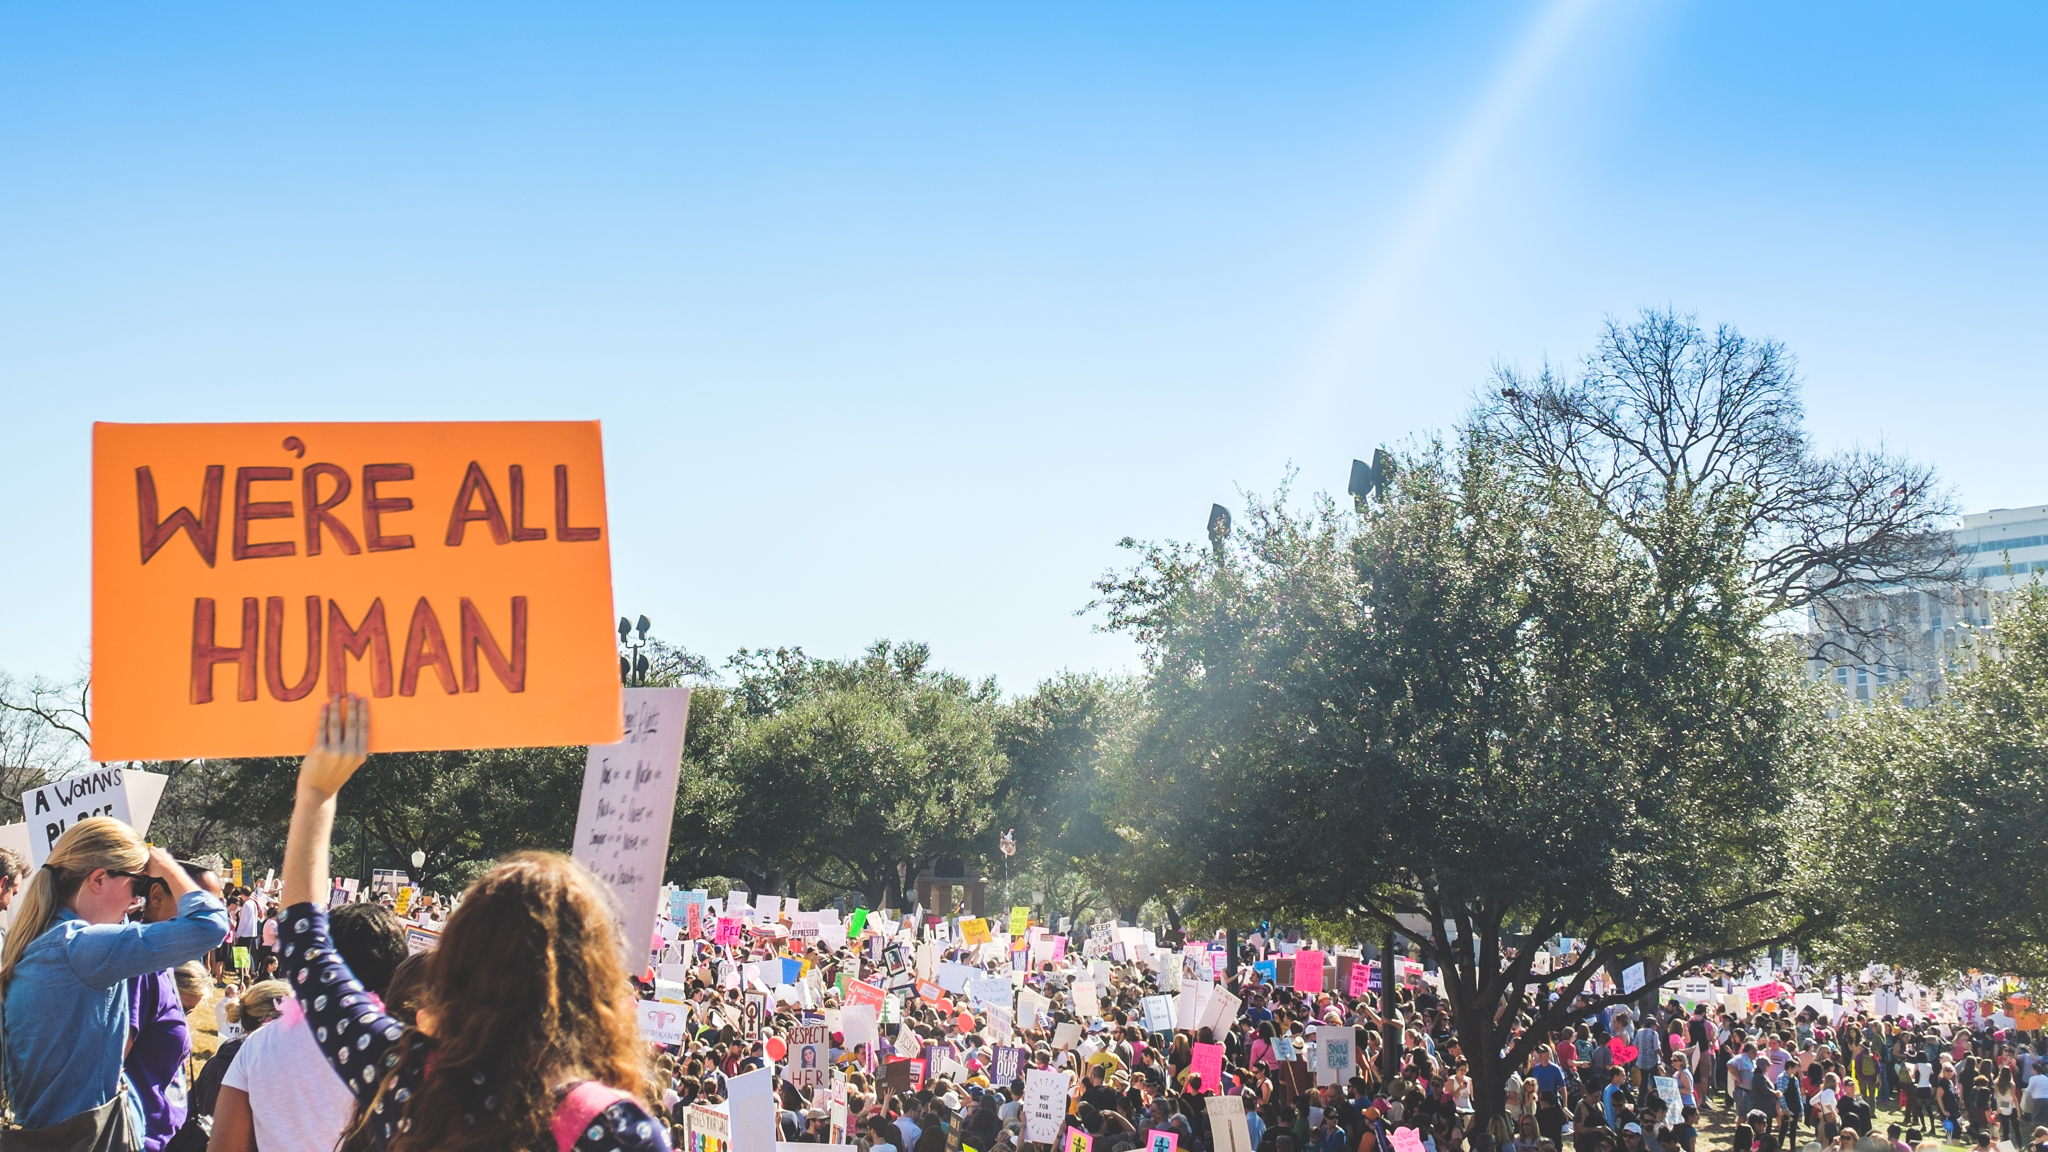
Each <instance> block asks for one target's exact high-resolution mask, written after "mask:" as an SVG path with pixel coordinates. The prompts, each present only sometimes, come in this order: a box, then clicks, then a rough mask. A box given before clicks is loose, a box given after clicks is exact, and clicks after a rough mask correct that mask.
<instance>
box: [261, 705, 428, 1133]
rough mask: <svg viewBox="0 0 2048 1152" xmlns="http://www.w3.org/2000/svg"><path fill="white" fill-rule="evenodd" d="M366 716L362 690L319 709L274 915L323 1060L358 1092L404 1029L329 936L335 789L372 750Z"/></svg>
mask: <svg viewBox="0 0 2048 1152" xmlns="http://www.w3.org/2000/svg"><path fill="white" fill-rule="evenodd" d="M369 720H370V716H369V705H368V703H367V702H366V701H365V700H364V699H363V698H362V697H360V696H346V697H342V698H340V699H336V700H330V701H328V702H327V703H326V704H325V705H323V706H322V707H321V709H320V732H319V736H318V738H317V739H316V740H315V742H314V744H313V750H312V751H311V752H308V753H307V754H306V759H305V762H304V763H303V764H301V765H300V766H299V794H298V800H297V802H296V803H295V804H294V805H293V807H292V827H291V833H290V836H289V837H288V838H287V839H286V840H285V845H284V891H283V894H282V899H283V901H284V905H285V908H284V912H283V914H282V915H281V916H280V917H279V918H278V922H279V930H278V943H279V944H281V945H283V948H284V972H285V978H286V980H287V982H289V983H290V984H291V987H292V994H293V995H294V996H296V997H297V998H298V1001H299V1006H300V1007H301V1008H302V1009H304V1010H305V1013H306V1018H307V1019H308V1020H310V1021H312V1023H313V1026H314V1029H315V1035H316V1036H317V1037H318V1039H319V1043H320V1050H321V1052H322V1053H323V1054H324V1055H325V1056H326V1057H327V1062H328V1063H329V1064H330V1065H332V1066H333V1068H334V1070H335V1072H336V1073H338V1074H339V1075H340V1076H341V1078H342V1080H343V1081H345V1082H346V1083H347V1084H348V1086H349V1089H350V1091H352V1092H354V1093H355V1095H356V1098H357V1099H358V1100H368V1099H370V1098H371V1097H372V1096H374V1095H375V1093H376V1085H377V1079H378V1076H379V1074H380V1073H381V1072H382V1070H383V1068H384V1067H386V1066H387V1065H386V1064H385V1063H384V1057H385V1056H386V1055H387V1053H389V1052H390V1049H391V1047H392V1045H393V1044H395V1043H396V1042H397V1041H398V1039H399V1037H400V1036H402V1035H403V1034H404V1031H405V1030H404V1028H403V1027H402V1026H401V1025H400V1024H399V1023H398V1021H396V1020H394V1019H392V1018H391V1017H390V1016H387V1015H385V1014H384V1013H383V1012H382V1011H381V1010H379V1009H378V1007H377V1005H376V1002H375V1001H373V1000H372V999H371V998H370V996H369V994H368V993H366V992H364V991H363V986H362V984H361V982H359V981H358V980H357V979H356V978H355V973H353V972H350V971H349V969H348V965H347V963H345V962H344V961H343V960H342V958H341V957H340V955H339V954H337V953H336V952H335V950H334V945H333V943H332V942H331V941H330V940H329V939H328V936H327V912H326V907H325V897H326V895H327V848H328V838H329V837H330V836H331V835H332V834H333V831H334V797H335V794H336V793H337V792H340V791H341V786H342V785H343V784H346V783H348V778H349V777H350V776H351V775H353V774H354V773H355V770H356V769H357V768H360V767H361V766H362V764H363V761H364V760H366V759H368V758H369ZM393 1059H394V1060H395V1059H396V1057H395V1056H394V1057H393Z"/></svg>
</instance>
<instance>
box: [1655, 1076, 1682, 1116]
mask: <svg viewBox="0 0 2048 1152" xmlns="http://www.w3.org/2000/svg"><path fill="white" fill-rule="evenodd" d="M1652 1079H1654V1080H1655V1081H1656V1083H1657V1095H1659V1096H1662V1097H1663V1098H1664V1122H1665V1123H1666V1124H1677V1123H1679V1122H1680V1121H1682V1120H1683V1119H1684V1118H1685V1100H1684V1097H1682V1096H1680V1095H1679V1094H1678V1077H1676V1076H1656V1077H1652Z"/></svg>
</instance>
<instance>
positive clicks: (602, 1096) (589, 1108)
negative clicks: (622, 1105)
mask: <svg viewBox="0 0 2048 1152" xmlns="http://www.w3.org/2000/svg"><path fill="white" fill-rule="evenodd" d="M632 1098H633V1097H632V1094H631V1093H628V1092H621V1091H619V1090H618V1089H617V1088H614V1087H612V1086H611V1085H609V1084H600V1083H598V1082H597V1081H595V1080H585V1081H583V1082H582V1083H580V1084H577V1085H576V1086H575V1087H573V1088H571V1089H569V1091H568V1093H567V1094H565V1095H564V1096H563V1097H562V1099H561V1102H560V1103H558V1104H556V1105H555V1122H554V1133H555V1148H556V1149H557V1152H570V1149H572V1148H574V1147H576V1142H577V1141H578V1140H581V1139H583V1132H584V1129H586V1128H589V1127H590V1122H591V1121H592V1120H595V1119H597V1115H598V1113H600V1112H603V1111H604V1110H605V1109H607V1108H609V1107H611V1106H612V1105H614V1104H617V1103H618V1102H619V1101H621V1100H630V1099H632Z"/></svg>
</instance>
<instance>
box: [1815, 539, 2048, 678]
mask: <svg viewBox="0 0 2048 1152" xmlns="http://www.w3.org/2000/svg"><path fill="white" fill-rule="evenodd" d="M1955 548H1956V552H1957V555H1958V556H1959V558H1960V559H1961V560H1962V562H1963V565H1964V570H1963V576H1964V582H1963V585H1962V586H1961V587H1959V588H1956V589H1955V590H1953V591H1952V592H1946V593H1934V592H1923V591H1918V590H1913V589H1898V590H1892V591H1874V592H1867V593H1864V594H1862V595H1859V596H1856V597H1854V598H1851V599H1848V600H1844V601H1838V602H1836V603H1835V604H1833V605H1829V606H1825V607H1816V608H1814V609H1812V610H1811V611H1810V612H1809V614H1808V619H1807V640H1808V645H1809V646H1808V651H1809V652H1811V653H1812V658H1811V659H1809V660H1808V661H1807V669H1808V671H1809V672H1810V673H1811V674H1812V675H1813V676H1815V677H1816V678H1818V679H1821V680H1824V681H1829V682H1832V683H1833V684H1834V685H1835V686H1837V687H1839V688H1840V689H1841V690H1842V691H1843V693H1844V694H1845V695H1847V696H1849V697H1850V698H1851V699H1854V700H1866V701H1867V700H1871V699H1874V698H1875V697H1877V696H1878V695H1880V694H1882V693H1885V692H1892V691H1895V692H1900V693H1902V694H1903V695H1904V696H1905V698H1906V700H1907V701H1908V702H1909V703H1913V704H1924V703H1926V702H1927V701H1929V700H1932V699H1934V698H1935V697H1937V696H1940V695H1941V693H1942V691H1943V689H1944V686H1945V684H1946V681H1947V679H1948V677H1949V676H1951V675H1954V674H1955V673H1957V672H1961V671H1964V670H1967V669H1969V668H1971V667H1974V666H1975V665H1976V663H1977V661H1978V660H1979V659H1981V658H1983V657H1985V656H1988V655H1990V654H1991V653H1992V652H1993V651H1994V648H1993V644H1992V640H1993V630H1992V625H1993V621H1994V619H1995V617H1996V615H1997V610H1998V605H1999V602H2000V601H2001V600H2003V599H2004V598H2005V597H2006V596H2008V595H2010V594H2011V593H2012V592H2014V591H2016V590H2017V589H2019V588H2021V587H2024V586H2025V585H2026V584H2028V583H2030V582H2032V581H2034V580H2036V579H2044V580H2048V504H2039V505H2035V506H2034V507H2031V508H1995V509H1993V510H1991V511H1989V512H1978V513H1975V514H1972V515H1968V516H1965V517H1963V526H1962V528H1960V529H1958V530H1957V531H1956V532H1955ZM2037 574H2039V575H2037Z"/></svg>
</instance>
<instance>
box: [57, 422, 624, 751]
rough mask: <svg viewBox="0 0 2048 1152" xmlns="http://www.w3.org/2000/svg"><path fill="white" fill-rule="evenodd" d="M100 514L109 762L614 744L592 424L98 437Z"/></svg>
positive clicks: (615, 687) (153, 427) (99, 689)
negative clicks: (318, 725)
mask: <svg viewBox="0 0 2048 1152" xmlns="http://www.w3.org/2000/svg"><path fill="white" fill-rule="evenodd" d="M92 499H93V526H92V532H93V559H92V563H93V577H92V583H93V606H92V615H93V621H92V626H93V635H95V636H96V637H100V638H101V640H102V642H101V643H98V644H95V645H94V646H93V668H92V681H93V731H92V745H93V749H92V757H93V759H94V760H98V761H111V760H177V759H186V758H191V757H196V756H282V755H298V754H300V753H303V752H304V751H305V750H306V748H307V746H308V745H309V744H310V743H311V741H312V733H313V724H314V720H315V718H316V716H317V715H318V712H319V708H320V705H321V703H322V702H323V701H324V700H326V699H327V698H328V697H330V696H333V695H337V694H339V693H342V692H347V691H354V692H361V693H363V694H365V695H368V696H371V697H374V698H376V699H377V701H378V703H377V707H376V710H375V711H376V721H375V723H373V724H372V725H371V726H370V750H371V751H373V752H389V751H405V750H413V749H432V748H479V747H481V748H502V747H526V746H544V745H563V744H603V743H610V742H611V741H614V740H617V739H618V736H619V678H618V657H617V652H616V650H615V648H614V645H613V641H612V633H611V625H612V621H611V618H610V613H611V556H610V542H609V540H610V532H609V529H608V528H607V526H606V523H605V493H604V452H603V448H602V445H601V443H600V440H599V434H598V426H597V425H596V424H595V423H594V422H586V423H452V424H395V423H394V424H96V425H94V426H93V495H92Z"/></svg>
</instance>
